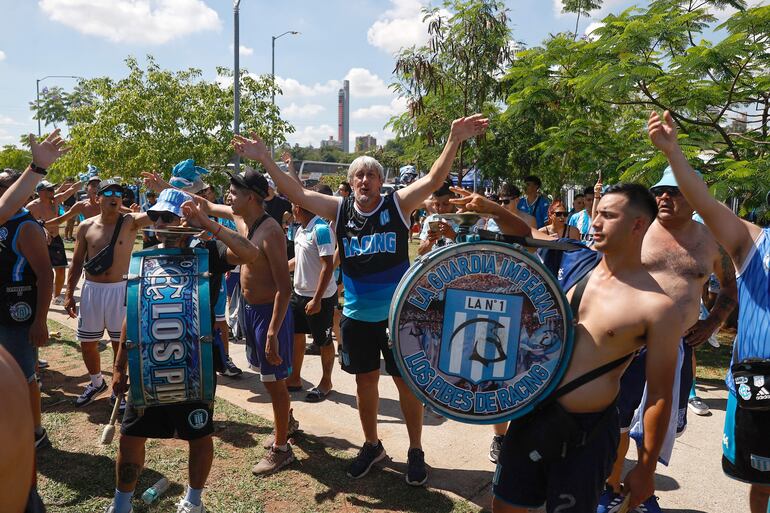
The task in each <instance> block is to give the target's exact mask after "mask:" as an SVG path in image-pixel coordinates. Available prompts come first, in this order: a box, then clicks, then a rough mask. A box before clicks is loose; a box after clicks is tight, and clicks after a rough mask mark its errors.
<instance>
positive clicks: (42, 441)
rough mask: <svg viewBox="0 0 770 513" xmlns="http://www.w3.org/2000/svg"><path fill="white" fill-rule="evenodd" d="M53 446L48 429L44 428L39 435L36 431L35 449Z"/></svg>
mask: <svg viewBox="0 0 770 513" xmlns="http://www.w3.org/2000/svg"><path fill="white" fill-rule="evenodd" d="M46 447H51V441H50V440H49V439H48V431H46V430H45V428H43V432H42V433H40V434H39V435H38V434H37V433H35V449H45V448H46Z"/></svg>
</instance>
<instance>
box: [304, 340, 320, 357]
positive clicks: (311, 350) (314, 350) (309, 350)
mask: <svg viewBox="0 0 770 513" xmlns="http://www.w3.org/2000/svg"><path fill="white" fill-rule="evenodd" d="M305 354H309V355H311V356H318V355H320V354H321V346H318V345H316V344H315V343H313V344H310V345H309V346H307V347H306V348H305Z"/></svg>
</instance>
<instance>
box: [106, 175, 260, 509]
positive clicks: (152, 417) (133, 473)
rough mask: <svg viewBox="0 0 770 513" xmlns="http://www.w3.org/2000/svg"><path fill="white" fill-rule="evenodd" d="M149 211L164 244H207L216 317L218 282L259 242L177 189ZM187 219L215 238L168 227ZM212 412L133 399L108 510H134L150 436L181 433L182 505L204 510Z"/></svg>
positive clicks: (119, 370) (123, 387)
mask: <svg viewBox="0 0 770 513" xmlns="http://www.w3.org/2000/svg"><path fill="white" fill-rule="evenodd" d="M147 215H148V217H149V218H150V219H152V220H153V228H154V229H155V230H157V231H156V232H155V233H156V235H157V237H158V239H159V240H160V242H161V245H162V247H201V248H204V249H206V250H207V252H208V269H209V273H210V276H209V294H210V297H209V305H210V308H211V312H210V315H211V320H212V323H213V321H214V317H215V312H214V309H215V306H214V305H215V304H216V302H217V299H218V296H219V294H220V287H219V283H220V282H221V281H222V280H223V279H224V273H225V272H227V271H228V270H230V269H232V268H233V267H234V266H235V265H236V264H244V263H248V262H250V261H252V260H254V259H255V258H257V257H258V250H257V248H256V247H255V246H254V245H252V244H251V243H250V242H249V241H248V240H247V239H246V238H245V237H243V236H241V235H239V234H238V233H236V232H234V231H232V230H229V229H227V228H224V227H223V226H221V225H219V224H218V223H216V222H214V221H213V220H211V219H209V218H208V217H207V216H206V215H205V214H203V213H202V212H201V211H200V210H199V209H198V207H197V206H196V205H195V203H194V202H193V201H192V196H190V195H189V194H187V193H186V192H183V191H180V190H177V189H172V188H169V189H165V190H163V191H162V192H161V193H160V194H159V195H158V201H157V202H156V203H155V204H154V205H153V206H152V207H150V208H149V209H148V211H147ZM183 222H185V223H186V224H187V225H188V226H193V227H196V228H201V229H203V230H206V231H209V232H211V233H213V234H215V237H216V239H211V240H208V241H205V242H204V241H201V240H200V239H196V238H193V237H190V236H189V235H185V236H181V237H177V238H174V239H170V238H168V236H167V234H165V233H164V232H163V230H165V229H167V228H169V227H175V226H180V225H182V223H183ZM159 247H161V246H159ZM126 332H127V331H126V325H125V321H124V323H123V327H122V330H121V336H120V346H119V349H118V354H117V357H116V359H115V367H114V374H113V375H114V381H113V391H114V392H115V394H116V395H122V394H124V393H125V392H126V391H127V389H128V385H127V374H126V368H127V364H128V354H127V350H126V347H125V341H126ZM215 366H216V356H215ZM212 378H213V379H214V380H215V382H216V377H215V376H212ZM213 414H214V412H213V406H212V405H210V404H208V403H205V402H185V403H177V404H169V405H163V406H152V407H148V408H146V409H145V410H144V412H143V413H141V414H140V413H139V411H137V409H135V408H134V407H133V405H132V404H131V403H130V401H129V404H128V406H127V407H126V414H125V416H124V418H123V422H122V424H121V430H120V431H121V437H120V448H119V451H118V456H117V462H116V469H117V470H116V475H117V482H116V490H115V498H114V500H113V502H112V504H110V506H109V507H108V508H107V510H106V511H107V512H108V513H128V512H130V511H132V508H131V498H132V496H133V493H134V489H135V488H136V482H137V479H138V478H139V473H140V471H141V469H142V466H143V465H144V447H145V442H146V440H147V438H173V437H174V436H175V435H178V437H179V438H181V439H183V440H186V441H187V442H188V444H189V464H188V476H189V481H188V486H187V490H186V493H185V496H184V497H183V498H182V499H181V500H180V501H179V504H178V506H177V511H178V512H181V513H204V512H205V511H206V509H205V507H204V506H203V503H202V501H201V494H202V492H203V488H204V486H205V484H206V479H207V477H208V474H209V471H210V470H211V464H212V461H213V459H214V444H213V441H212V437H211V435H212V433H213V431H214V424H213Z"/></svg>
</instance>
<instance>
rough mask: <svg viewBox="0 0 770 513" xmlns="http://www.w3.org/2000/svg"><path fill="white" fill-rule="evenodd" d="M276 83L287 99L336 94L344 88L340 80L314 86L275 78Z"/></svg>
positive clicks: (288, 79)
mask: <svg viewBox="0 0 770 513" xmlns="http://www.w3.org/2000/svg"><path fill="white" fill-rule="evenodd" d="M275 81H276V82H277V83H278V87H280V88H281V91H282V92H283V96H284V97H286V98H291V97H297V96H319V95H328V94H331V93H336V92H337V90H338V89H339V88H340V87H342V82H341V81H339V80H329V81H328V82H326V83H325V84H321V83H320V82H316V83H315V84H312V85H307V84H302V83H300V82H299V81H298V80H296V79H293V78H283V77H278V76H276V77H275Z"/></svg>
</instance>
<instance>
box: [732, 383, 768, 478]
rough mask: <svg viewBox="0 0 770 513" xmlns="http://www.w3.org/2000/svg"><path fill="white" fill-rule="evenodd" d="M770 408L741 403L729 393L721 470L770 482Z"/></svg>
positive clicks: (739, 476) (733, 476) (734, 475)
mask: <svg viewBox="0 0 770 513" xmlns="http://www.w3.org/2000/svg"><path fill="white" fill-rule="evenodd" d="M768 433H770V411H759V410H747V409H744V408H741V407H740V406H738V399H737V398H736V397H735V395H734V394H733V393H732V392H730V393H728V398H727V408H726V411H725V429H724V435H723V436H722V470H723V471H724V473H725V474H727V475H728V476H729V477H732V478H733V479H737V480H739V481H743V482H746V483H752V484H758V485H763V486H768V485H770V441H769V440H768V437H767V434H768Z"/></svg>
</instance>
